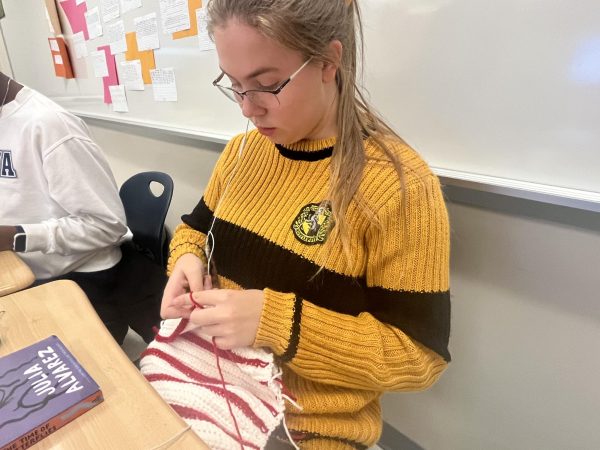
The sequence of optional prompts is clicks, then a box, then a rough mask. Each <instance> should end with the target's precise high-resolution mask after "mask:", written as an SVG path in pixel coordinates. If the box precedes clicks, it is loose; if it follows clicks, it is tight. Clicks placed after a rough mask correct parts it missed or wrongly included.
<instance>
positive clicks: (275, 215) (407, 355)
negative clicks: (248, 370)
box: [162, 0, 450, 449]
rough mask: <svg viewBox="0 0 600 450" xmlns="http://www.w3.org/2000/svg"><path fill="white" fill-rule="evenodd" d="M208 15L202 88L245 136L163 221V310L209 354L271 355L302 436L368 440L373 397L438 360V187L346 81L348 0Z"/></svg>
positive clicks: (283, 1)
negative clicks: (212, 51) (213, 73)
mask: <svg viewBox="0 0 600 450" xmlns="http://www.w3.org/2000/svg"><path fill="white" fill-rule="evenodd" d="M208 14H209V27H210V28H209V29H210V32H211V33H212V36H213V38H214V41H215V43H216V47H217V53H218V57H219V64H220V69H221V74H220V75H219V76H218V78H217V79H216V80H215V82H214V84H215V86H216V87H217V88H218V89H220V90H221V91H222V92H223V93H224V94H225V95H226V96H227V97H229V98H230V99H232V100H234V101H236V102H237V103H238V104H239V106H240V108H241V111H242V114H243V115H244V116H246V117H247V118H248V119H249V120H250V121H251V122H252V123H253V124H254V125H255V127H256V130H252V131H250V132H248V133H246V134H244V135H240V136H237V137H235V138H234V139H233V140H232V141H231V142H229V144H228V145H227V147H226V148H225V150H224V152H223V154H222V156H221V158H220V160H219V162H218V163H217V166H216V168H215V171H214V173H213V176H212V178H211V180H210V183H209V185H208V187H207V189H206V192H205V193H204V196H203V197H202V199H201V200H200V202H199V204H198V205H197V206H196V207H195V209H194V210H193V212H192V213H191V214H189V215H186V216H184V217H183V222H184V223H183V224H182V225H180V226H179V227H178V228H177V230H176V233H175V235H174V238H173V241H172V243H171V256H170V261H169V271H170V280H169V282H168V284H167V287H166V289H165V293H164V297H163V303H162V315H163V317H165V318H178V317H184V318H186V319H189V320H190V322H191V323H193V324H194V325H196V326H198V327H199V329H200V330H201V331H202V332H203V333H205V334H207V335H209V336H212V337H214V342H215V344H216V345H217V347H219V348H221V349H233V348H237V347H243V346H252V347H255V348H266V349H268V350H269V351H271V352H272V353H273V354H274V355H275V359H276V361H277V362H278V363H279V364H280V365H281V367H282V369H283V381H284V384H285V386H286V387H287V389H288V390H289V391H290V392H291V393H292V394H293V395H294V396H295V397H296V399H297V403H298V404H299V405H300V406H301V407H302V409H301V410H300V409H299V408H296V407H295V406H292V405H291V404H290V405H287V407H286V412H285V419H286V424H287V426H288V428H289V429H290V431H291V432H292V436H293V437H294V440H295V441H296V444H297V445H299V446H300V447H301V448H303V449H304V448H306V449H347V448H367V447H369V446H371V445H373V444H374V443H375V442H376V441H377V439H378V438H379V435H380V433H381V426H382V420H381V411H380V405H379V398H380V397H381V395H382V393H383V392H385V391H417V390H422V389H425V388H427V387H429V386H431V385H432V384H433V383H434V382H435V381H436V380H437V379H438V378H439V377H440V375H441V373H442V372H443V371H444V369H445V368H446V365H447V362H448V361H449V360H450V355H449V353H448V348H447V345H448V337H449V329H450V325H449V322H450V299H449V281H448V278H449V267H448V266H449V227H448V218H447V213H446V209H445V205H444V201H443V196H442V193H441V191H440V185H439V182H438V180H437V178H436V177H435V175H433V174H432V172H431V171H430V169H429V168H428V166H427V164H426V163H425V162H424V161H423V160H422V159H421V158H420V156H419V155H418V154H417V153H416V152H415V151H414V150H413V149H411V148H410V147H409V146H408V145H407V144H405V143H404V142H403V141H402V140H401V139H400V138H399V137H398V136H397V135H396V134H395V133H394V132H393V131H392V130H391V129H390V128H389V127H388V126H387V125H386V124H385V123H384V122H383V121H382V120H381V119H380V118H379V117H378V116H377V115H375V113H374V112H373V111H372V110H371V108H370V107H369V105H368V104H367V102H366V101H365V99H364V98H363V97H362V95H361V93H360V91H359V88H358V87H357V81H356V70H357V55H359V54H360V53H361V52H360V51H357V43H360V42H361V36H360V16H359V10H358V5H357V4H356V2H353V1H350V2H348V1H345V0H332V1H322V0H254V1H239V0H211V2H210V3H209V6H208ZM224 100H225V98H224ZM207 245H208V246H209V247H210V248H209V250H208V253H206V252H205V251H204V249H205V246H207ZM205 254H208V255H209V259H210V261H208V260H207V258H206V255H205ZM211 264H212V266H213V267H212V268H211V272H212V269H213V268H214V267H215V266H216V267H217V268H218V283H219V287H220V288H219V289H205V287H210V286H209V285H210V282H208V283H207V282H205V281H204V280H205V277H203V274H205V273H206V271H207V266H209V265H211ZM189 291H191V292H192V298H193V301H194V302H195V303H197V304H199V305H201V306H203V307H205V308H198V307H196V308H195V307H194V304H193V303H192V300H191V299H190V295H189V294H188V292H189Z"/></svg>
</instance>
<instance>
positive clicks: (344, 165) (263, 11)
mask: <svg viewBox="0 0 600 450" xmlns="http://www.w3.org/2000/svg"><path fill="white" fill-rule="evenodd" d="M233 18H235V19H236V20H239V21H241V22H243V23H246V24H248V25H250V26H252V27H255V28H256V29H257V30H258V31H259V32H261V33H262V34H263V35H265V36H267V37H269V38H271V39H273V40H275V41H277V42H279V43H280V44H282V45H283V46H285V47H287V48H289V49H291V50H295V51H299V52H301V53H302V54H303V55H304V56H305V58H306V59H308V58H312V61H321V62H325V63H335V61H332V60H331V58H332V56H331V54H330V52H329V44H330V43H331V41H333V40H338V41H340V42H341V43H342V49H343V50H342V58H341V61H340V63H339V67H338V70H337V73H336V84H337V90H338V111H337V117H336V121H337V123H336V125H337V130H338V136H337V139H336V144H335V147H334V150H333V155H332V157H331V178H330V180H331V181H330V185H329V192H328V196H327V197H326V200H328V201H329V203H330V204H331V209H332V212H333V217H334V221H333V222H332V223H335V229H336V230H337V233H339V236H340V239H341V242H342V246H343V248H344V253H345V254H346V256H347V257H349V256H350V251H349V249H350V245H349V233H348V229H347V224H346V221H345V215H346V212H347V210H348V207H349V206H350V202H351V201H352V200H354V201H355V202H357V205H358V206H359V207H361V208H362V211H363V212H364V214H366V215H367V217H368V218H369V219H370V220H372V221H373V222H374V223H375V224H376V225H379V221H378V219H377V217H376V215H375V213H374V212H373V211H371V210H369V208H368V207H367V205H366V204H365V202H364V201H363V200H362V199H361V197H360V194H359V192H358V188H359V185H360V182H361V179H362V173H363V170H364V167H365V164H366V155H365V147H364V139H365V138H367V137H369V138H371V139H373V141H374V142H375V143H376V144H377V145H378V146H379V148H380V149H381V150H382V151H383V152H384V155H385V157H386V158H389V160H390V161H391V162H392V163H393V164H394V167H395V169H396V171H397V173H398V176H399V178H400V182H401V186H404V177H403V171H402V165H401V163H400V160H399V158H398V156H397V155H396V154H395V153H394V152H393V151H392V149H391V148H390V147H389V146H388V145H386V141H387V140H388V139H386V138H388V137H393V138H394V139H395V140H399V141H400V142H402V139H401V138H400V137H399V136H398V135H397V134H396V133H395V132H394V131H393V130H392V129H391V127H390V126H389V125H387V124H386V123H385V121H384V120H383V119H382V118H381V117H380V116H379V115H378V114H377V113H375V111H374V110H373V109H372V107H371V106H370V105H369V103H368V102H367V100H366V99H365V97H364V95H363V94H362V92H361V90H360V88H359V86H358V83H357V66H358V61H359V58H360V60H361V61H362V60H363V57H364V54H363V45H362V42H363V33H362V22H361V16H360V10H359V7H358V4H357V2H356V1H348V0H211V1H210V2H209V3H208V19H209V23H208V30H209V33H211V34H212V32H213V30H214V29H215V28H218V27H222V26H225V25H226V24H227V22H228V21H229V20H230V19H233ZM403 191H404V189H403ZM326 200H325V199H324V201H326Z"/></svg>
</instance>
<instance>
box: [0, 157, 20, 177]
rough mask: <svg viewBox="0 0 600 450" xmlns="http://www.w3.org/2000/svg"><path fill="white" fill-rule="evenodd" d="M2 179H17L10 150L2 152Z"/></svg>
mask: <svg viewBox="0 0 600 450" xmlns="http://www.w3.org/2000/svg"><path fill="white" fill-rule="evenodd" d="M0 178H17V171H16V170H15V167H14V166H13V159H12V153H11V151H10V150H0Z"/></svg>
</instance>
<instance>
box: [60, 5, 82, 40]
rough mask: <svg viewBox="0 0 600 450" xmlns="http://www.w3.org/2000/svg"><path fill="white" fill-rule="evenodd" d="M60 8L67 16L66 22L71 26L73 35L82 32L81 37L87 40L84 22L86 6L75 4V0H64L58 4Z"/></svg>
mask: <svg viewBox="0 0 600 450" xmlns="http://www.w3.org/2000/svg"><path fill="white" fill-rule="evenodd" d="M60 6H61V8H62V9H63V11H64V12H65V15H66V16H67V20H68V21H69V25H71V30H72V31H73V33H79V32H83V36H84V37H85V39H86V40H88V39H89V35H88V27H87V23H86V22H85V12H86V11H87V5H86V4H85V3H83V4H82V3H77V2H76V0H64V1H62V2H60Z"/></svg>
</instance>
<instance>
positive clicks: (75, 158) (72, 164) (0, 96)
mask: <svg viewBox="0 0 600 450" xmlns="http://www.w3.org/2000/svg"><path fill="white" fill-rule="evenodd" d="M0 195H1V200H0V251H2V250H14V251H16V252H18V253H19V256H20V257H21V258H22V259H23V260H24V261H25V262H26V263H27V265H28V266H29V267H30V268H31V269H32V271H33V272H34V274H35V276H36V279H37V283H38V284H39V283H43V282H45V281H48V280H55V279H61V278H62V279H65V278H66V279H72V280H74V281H76V282H77V283H78V284H79V286H80V287H81V288H82V289H83V290H84V291H85V293H86V294H87V296H88V298H89V299H90V301H91V302H92V304H93V306H94V308H95V309H96V311H97V312H98V314H99V316H100V318H101V319H102V320H103V322H104V323H105V325H106V326H107V328H108V329H109V331H110V332H111V334H112V335H113V336H114V337H115V339H116V340H117V341H118V342H122V340H123V338H124V336H125V334H126V333H127V320H126V318H124V317H122V314H121V313H120V312H119V310H118V305H117V303H118V298H117V297H116V296H115V292H116V290H115V287H116V285H117V281H118V280H117V278H118V276H117V275H118V273H117V272H118V270H117V266H118V263H119V261H120V260H121V249H120V245H121V243H123V242H125V241H127V240H130V239H131V232H130V231H129V229H128V228H127V225H126V219H125V212H124V209H123V204H122V203H121V200H120V198H119V193H118V190H117V185H116V183H115V179H114V176H113V174H112V172H111V170H110V167H109V165H108V162H107V160H106V158H105V157H104V155H103V154H102V151H101V149H100V148H99V146H98V145H97V144H96V143H95V142H94V141H93V140H92V139H91V137H90V135H89V132H88V130H87V127H86V125H85V124H84V122H83V121H82V120H81V119H79V118H77V117H75V116H74V115H73V114H71V113H69V112H67V111H66V110H64V109H63V108H62V107H60V106H59V105H57V104H55V103H54V102H52V101H51V100H50V99H48V98H46V97H44V96H43V95H42V94H40V93H38V92H36V91H34V90H33V89H30V88H28V87H26V86H22V85H21V84H19V83H17V82H16V81H15V80H13V79H11V78H9V77H8V76H6V75H5V74H3V73H2V72H0Z"/></svg>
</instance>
